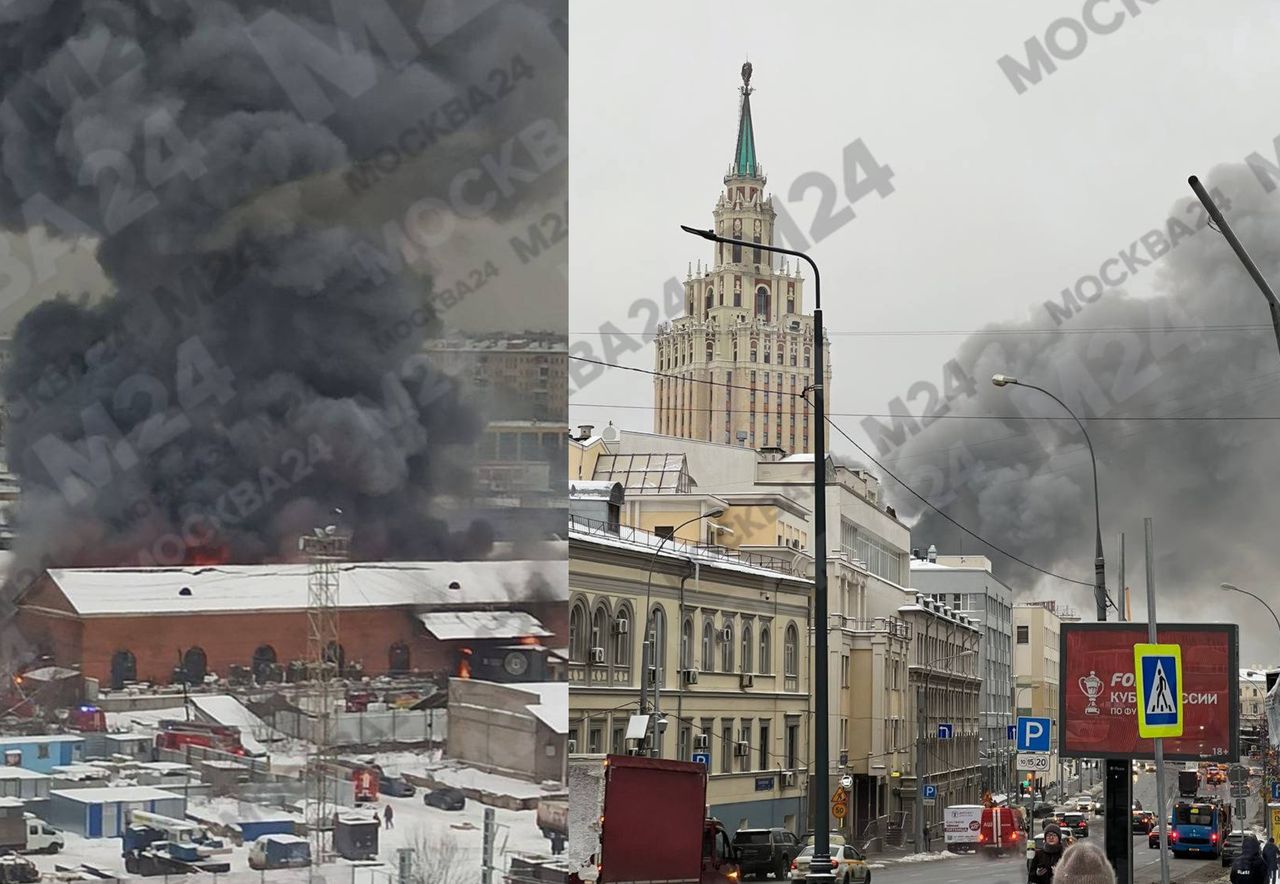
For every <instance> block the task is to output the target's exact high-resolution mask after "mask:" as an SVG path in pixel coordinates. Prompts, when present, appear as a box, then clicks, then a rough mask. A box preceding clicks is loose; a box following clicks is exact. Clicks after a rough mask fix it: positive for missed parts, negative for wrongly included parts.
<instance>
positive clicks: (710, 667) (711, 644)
mask: <svg viewBox="0 0 1280 884" xmlns="http://www.w3.org/2000/svg"><path fill="white" fill-rule="evenodd" d="M714 654H715V627H714V626H712V625H711V621H710V620H707V621H706V622H705V623H703V624H702V671H703V672H713V671H714V670H715V668H716V667H715V656H714Z"/></svg>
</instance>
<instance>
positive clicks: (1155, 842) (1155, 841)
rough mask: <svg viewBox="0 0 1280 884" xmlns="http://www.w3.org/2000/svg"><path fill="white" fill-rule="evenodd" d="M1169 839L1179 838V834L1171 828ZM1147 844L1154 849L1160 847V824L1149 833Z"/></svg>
mask: <svg viewBox="0 0 1280 884" xmlns="http://www.w3.org/2000/svg"><path fill="white" fill-rule="evenodd" d="M1169 840H1171V841H1177V840H1178V836H1177V835H1175V834H1174V833H1173V831H1172V830H1170V832H1169ZM1147 846H1148V847H1150V848H1151V849H1152V850H1158V849H1159V847H1160V827H1159V826H1156V827H1155V828H1153V829H1152V830H1151V831H1150V832H1148V833H1147Z"/></svg>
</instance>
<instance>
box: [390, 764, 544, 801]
mask: <svg viewBox="0 0 1280 884" xmlns="http://www.w3.org/2000/svg"><path fill="white" fill-rule="evenodd" d="M408 772H409V773H413V771H408ZM425 775H426V776H429V777H431V778H432V779H433V780H436V781H437V782H440V783H444V784H445V785H447V786H453V787H454V788H456V789H474V790H475V791H477V792H490V793H492V794H494V795H510V796H511V797H512V798H521V799H526V798H541V797H542V796H543V795H545V794H547V792H546V790H544V789H543V788H542V787H541V786H539V785H538V784H537V783H529V782H526V781H525V780H517V779H515V778H513V777H504V776H502V775H500V774H492V773H485V772H484V771H481V770H476V769H475V768H472V767H463V766H461V765H454V764H451V763H450V762H448V761H446V762H444V763H443V764H442V765H441V766H439V767H428V768H426V771H425ZM555 791H557V792H562V791H564V790H563V788H562V787H557V788H556V789H555Z"/></svg>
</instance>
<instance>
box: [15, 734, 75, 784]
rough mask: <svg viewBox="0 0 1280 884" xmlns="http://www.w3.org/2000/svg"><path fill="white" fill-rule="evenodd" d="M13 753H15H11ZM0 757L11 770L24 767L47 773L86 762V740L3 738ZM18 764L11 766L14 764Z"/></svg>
mask: <svg viewBox="0 0 1280 884" xmlns="http://www.w3.org/2000/svg"><path fill="white" fill-rule="evenodd" d="M11 753H13V754H11ZM0 755H3V756H4V758H5V763H6V764H9V765H10V766H11V767H24V768H26V769H27V770H34V771H37V772H39V773H43V774H47V773H51V772H52V771H53V768H55V767H57V766H59V765H64V764H76V763H78V762H80V761H82V760H83V759H84V737H78V736H75V735H74V734H48V735H42V736H35V737H0ZM14 760H16V761H17V764H11V763H10V762H11V761H14Z"/></svg>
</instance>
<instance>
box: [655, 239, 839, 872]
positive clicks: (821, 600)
mask: <svg viewBox="0 0 1280 884" xmlns="http://www.w3.org/2000/svg"><path fill="white" fill-rule="evenodd" d="M680 229H681V230H683V231H684V232H685V233H691V234H693V235H694V236H700V237H702V238H703V239H706V240H710V241H711V242H718V243H724V244H726V245H733V244H734V243H738V244H741V242H742V241H741V240H735V239H730V238H728V237H725V236H719V235H718V234H717V233H716V232H715V231H714V230H699V229H698V228H696V227H688V226H685V225H683V224H681V225H680ZM751 247H752V248H755V249H760V250H762V251H765V252H773V253H776V254H779V255H791V256H792V257H793V258H799V259H800V260H801V261H804V262H805V263H806V264H808V265H809V267H810V269H812V270H813V357H814V360H813V361H814V367H813V381H812V383H811V384H810V385H809V386H810V387H811V389H812V390H813V411H814V418H815V420H814V434H813V548H814V561H813V613H814V630H813V631H814V645H815V647H814V656H815V657H816V658H817V659H818V665H817V666H815V667H814V686H813V690H814V720H815V721H816V722H817V724H818V726H817V728H816V729H815V733H814V738H813V782H812V784H811V789H810V794H811V795H812V801H813V859H812V861H811V862H810V864H809V876H808V880H809V881H814V882H822V884H830V882H834V881H835V876H834V875H832V873H831V871H832V868H831V826H830V816H829V815H828V813H827V811H826V807H827V803H826V802H827V795H828V793H829V791H830V785H831V782H830V776H829V775H830V771H829V768H830V759H831V747H830V736H831V735H830V733H829V732H828V727H829V722H828V720H827V719H828V717H829V715H830V698H829V697H828V696H827V690H828V683H829V681H830V674H831V673H830V666H831V663H830V661H829V660H828V659H827V640H828V635H827V630H828V629H829V625H830V615H829V613H828V611H827V454H826V431H827V425H826V415H827V413H826V409H825V404H824V401H823V381H824V379H825V370H824V367H825V362H824V360H823V358H822V350H823V347H822V277H821V275H820V274H819V273H818V265H817V264H815V263H814V261H813V259H812V258H810V257H809V256H808V255H806V254H804V253H803V252H797V251H794V250H792V249H784V248H780V247H778V246H771V245H765V244H763V243H752V244H751Z"/></svg>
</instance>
